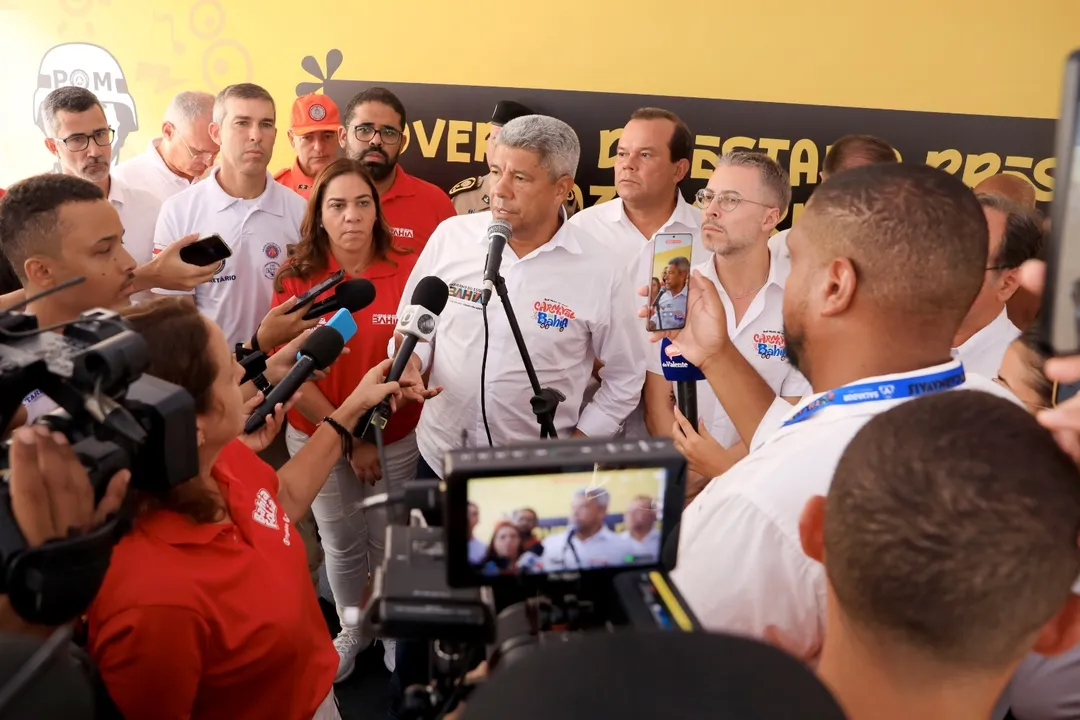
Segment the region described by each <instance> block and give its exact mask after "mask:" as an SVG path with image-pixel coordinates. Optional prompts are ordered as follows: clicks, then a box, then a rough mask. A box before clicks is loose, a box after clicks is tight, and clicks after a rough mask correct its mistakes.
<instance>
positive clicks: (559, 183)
mask: <svg viewBox="0 0 1080 720" xmlns="http://www.w3.org/2000/svg"><path fill="white" fill-rule="evenodd" d="M555 189H556V190H557V191H558V193H559V205H562V204H563V203H564V202H566V196H567V195H569V194H570V192H571V191H572V190H573V189H574V178H572V177H570V176H569V175H564V176H563V177H561V178H559V179H558V180H556V181H555Z"/></svg>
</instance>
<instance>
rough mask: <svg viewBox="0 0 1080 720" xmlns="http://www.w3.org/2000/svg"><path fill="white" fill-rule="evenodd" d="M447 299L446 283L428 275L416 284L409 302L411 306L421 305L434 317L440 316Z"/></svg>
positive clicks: (448, 297)
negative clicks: (434, 315) (433, 314)
mask: <svg viewBox="0 0 1080 720" xmlns="http://www.w3.org/2000/svg"><path fill="white" fill-rule="evenodd" d="M449 299H450V288H448V287H447V286H446V283H444V282H443V281H442V280H440V279H439V278H437V277H435V276H434V275H428V276H427V277H426V278H423V279H421V280H420V282H418V283H416V288H415V289H414V290H413V293H412V299H411V300H410V301H409V302H410V304H412V305H421V306H423V307H424V308H426V309H428V310H430V311H431V312H433V313H435V314H436V315H440V314H442V311H443V309H444V308H445V307H446V302H447V300H449Z"/></svg>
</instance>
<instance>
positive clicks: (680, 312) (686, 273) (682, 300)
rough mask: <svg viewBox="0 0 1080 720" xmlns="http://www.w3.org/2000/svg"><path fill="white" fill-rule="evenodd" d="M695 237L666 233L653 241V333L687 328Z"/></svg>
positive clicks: (650, 327)
mask: <svg viewBox="0 0 1080 720" xmlns="http://www.w3.org/2000/svg"><path fill="white" fill-rule="evenodd" d="M693 248H694V236H693V235H691V234H690V233H663V234H660V235H657V236H656V237H655V238H653V256H652V265H651V268H652V276H651V277H650V278H649V319H648V320H647V321H646V323H645V328H646V329H647V330H648V331H649V332H657V331H660V330H681V329H682V328H684V327H686V298H687V293H688V291H689V289H690V285H689V283H690V260H691V252H692V251H693Z"/></svg>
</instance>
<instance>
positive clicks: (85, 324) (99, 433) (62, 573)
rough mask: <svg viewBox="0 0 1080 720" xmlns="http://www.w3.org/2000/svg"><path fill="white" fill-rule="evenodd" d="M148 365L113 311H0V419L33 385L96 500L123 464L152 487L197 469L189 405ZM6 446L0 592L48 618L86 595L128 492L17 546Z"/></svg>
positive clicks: (67, 615)
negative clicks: (102, 512)
mask: <svg viewBox="0 0 1080 720" xmlns="http://www.w3.org/2000/svg"><path fill="white" fill-rule="evenodd" d="M32 299H33V298H32ZM59 330H62V331H63V332H62V334H61V333H59V332H49V331H59ZM148 364H149V353H148V348H147V345H146V341H145V340H143V338H142V336H141V335H139V334H138V333H135V332H134V331H132V330H131V329H130V328H129V327H128V325H127V324H126V323H125V322H124V321H123V320H122V319H121V317H120V316H119V315H117V314H116V313H115V312H111V311H109V310H103V309H95V310H91V311H88V312H85V313H83V314H82V315H80V316H79V318H78V319H77V320H75V321H73V322H70V323H63V324H60V325H57V326H51V327H45V328H39V327H38V323H37V319H36V318H35V317H34V316H32V315H27V314H23V313H17V312H10V311H9V312H4V313H0V428H8V427H9V426H10V424H11V422H12V420H13V419H14V417H15V414H16V412H17V410H18V408H19V405H20V403H21V402H22V400H23V398H25V397H27V396H28V395H30V394H32V393H36V392H40V393H42V394H44V395H45V396H47V397H48V398H49V399H51V400H52V401H53V402H55V403H56V404H57V405H58V406H59V407H60V410H57V411H54V412H51V413H48V414H46V415H44V416H43V417H42V418H40V419H39V422H42V423H44V424H46V425H47V426H49V427H50V428H52V429H53V430H55V431H58V432H62V433H63V434H64V435H65V436H66V437H67V439H68V442H69V443H70V444H71V447H72V450H73V451H74V453H75V455H76V456H77V457H78V458H79V460H80V461H81V462H82V464H83V465H84V467H85V468H86V470H87V473H88V475H89V477H90V481H91V483H92V485H93V487H94V491H95V496H96V499H97V500H100V499H101V497H102V495H103V494H104V492H105V488H106V486H107V484H108V482H109V480H110V479H111V478H112V476H113V475H114V474H115V473H116V472H118V471H119V470H121V469H124V468H129V469H130V470H131V482H130V485H129V487H130V488H131V489H133V490H137V491H141V492H144V493H149V494H153V495H162V494H164V493H166V492H168V491H169V489H171V488H172V487H174V486H176V485H178V484H180V483H182V482H185V481H187V480H189V479H191V478H192V477H194V476H196V475H197V474H198V470H199V468H198V446H197V442H196V428H195V406H194V401H193V400H192V398H191V396H190V395H189V394H188V393H187V392H186V391H185V390H183V389H182V388H180V387H177V386H176V385H173V384H171V383H167V382H164V381H163V380H159V379H158V378H155V377H151V376H149V375H144V374H143V373H144V371H145V370H146V368H147V365H148ZM9 448H10V442H9V443H5V444H3V445H2V446H0V593H5V594H7V595H8V598H9V600H10V601H11V604H12V606H13V607H14V609H15V611H16V612H17V613H18V614H19V615H20V616H21V617H22V618H23V619H25V620H27V621H29V622H31V623H36V624H41V625H59V624H61V623H64V622H67V621H69V620H70V619H72V618H74V617H76V616H78V615H79V614H81V613H82V612H83V611H84V610H85V609H86V607H88V606H89V604H90V602H91V601H92V600H93V598H94V596H95V595H96V594H97V591H98V589H99V588H100V586H101V582H102V581H103V580H104V577H105V571H106V570H107V569H108V566H109V560H110V558H111V555H112V547H113V545H114V544H115V543H116V541H117V540H118V539H119V538H120V537H121V536H122V535H123V533H124V532H126V530H127V528H128V523H129V521H130V515H131V512H132V510H133V509H134V508H133V502H132V498H133V496H132V494H131V493H130V492H129V496H128V498H127V501H126V503H125V507H124V510H123V511H122V512H121V513H119V514H118V515H116V516H114V517H112V518H110V519H109V521H108V522H106V523H105V524H104V525H103V526H101V527H99V528H95V529H94V530H93V531H91V532H89V533H86V534H84V535H80V536H78V537H70V538H62V539H57V540H52V541H49V542H46V543H45V544H44V545H42V546H40V547H37V548H27V547H26V540H25V538H24V537H23V534H22V532H21V530H20V529H19V526H18V524H17V523H16V521H15V518H14V517H13V515H12V509H11V498H10V492H9V487H8V482H9V479H10V465H9V463H8V460H9V458H8V449H9Z"/></svg>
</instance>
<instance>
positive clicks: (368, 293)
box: [304, 278, 375, 320]
mask: <svg viewBox="0 0 1080 720" xmlns="http://www.w3.org/2000/svg"><path fill="white" fill-rule="evenodd" d="M374 300H375V286H374V285H372V284H371V281H370V280H365V279H363V278H356V279H355V280H346V281H345V282H343V283H341V284H340V285H338V286H337V288H336V289H335V290H334V294H333V295H331V296H330V297H328V298H326V299H325V300H322V301H320V302H317V303H313V304H312V306H311V307H309V308H308V310H307V312H306V313H304V319H305V320H314V319H315V318H317V317H319V316H320V315H326V314H327V313H332V312H337V311H338V310H340V309H342V308H345V309H346V310H348V311H349V312H351V313H354V312H356V311H357V310H363V309H364V308H366V307H367V306H368V305H370V304H371V303H372V302H373V301H374Z"/></svg>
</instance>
